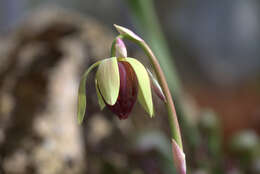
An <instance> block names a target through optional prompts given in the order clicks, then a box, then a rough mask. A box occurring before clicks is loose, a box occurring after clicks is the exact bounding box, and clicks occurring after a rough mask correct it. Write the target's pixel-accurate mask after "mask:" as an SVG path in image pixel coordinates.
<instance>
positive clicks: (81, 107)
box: [77, 61, 101, 124]
mask: <svg viewBox="0 0 260 174" xmlns="http://www.w3.org/2000/svg"><path fill="white" fill-rule="evenodd" d="M100 63H101V61H98V62H96V63H94V64H93V65H91V66H90V67H89V68H88V69H87V71H85V73H84V74H83V76H82V78H81V80H80V85H79V90H78V113H77V117H78V123H79V124H81V123H82V121H83V119H84V116H85V112H86V80H87V77H88V74H89V73H90V72H91V71H92V70H93V69H94V68H95V67H96V66H98V65H99V64H100Z"/></svg>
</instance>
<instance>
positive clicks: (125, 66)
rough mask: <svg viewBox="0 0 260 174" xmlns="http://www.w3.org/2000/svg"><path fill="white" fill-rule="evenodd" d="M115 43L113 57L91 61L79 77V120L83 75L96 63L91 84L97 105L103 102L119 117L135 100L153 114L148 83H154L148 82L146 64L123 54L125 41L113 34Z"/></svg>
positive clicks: (123, 116) (125, 115)
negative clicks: (89, 65) (93, 80)
mask: <svg viewBox="0 0 260 174" xmlns="http://www.w3.org/2000/svg"><path fill="white" fill-rule="evenodd" d="M115 47H116V51H117V57H111V58H107V59H104V60H102V61H100V62H97V63H95V64H93V65H92V66H91V67H90V68H89V69H88V70H87V72H86V73H85V74H84V75H83V77H82V80H81V84H80V88H79V105H78V121H79V122H82V120H83V117H84V114H85V107H86V89H85V85H86V78H87V75H88V73H89V72H90V71H91V70H92V69H93V68H94V67H98V69H97V72H96V77H95V85H96V92H97V97H98V103H99V106H100V108H101V109H103V108H104V107H105V106H107V108H108V109H109V110H110V111H112V112H113V113H115V114H116V115H117V116H118V117H119V119H126V118H128V116H129V114H130V112H131V111H132V108H133V106H134V104H135V103H136V100H138V101H139V103H140V104H141V105H142V106H143V107H144V109H145V110H146V111H147V112H148V114H149V115H150V116H151V117H152V116H153V101H152V92H151V89H152V88H151V84H152V86H154V85H153V83H150V78H149V74H148V72H147V70H146V68H145V67H144V66H143V65H142V63H140V62H139V61H138V60H137V59H134V58H130V57H127V51H126V48H125V45H124V43H123V41H122V40H121V39H120V38H117V40H116V45H115ZM153 81H154V79H153ZM153 88H154V87H153ZM155 91H156V90H155ZM156 93H157V92H156Z"/></svg>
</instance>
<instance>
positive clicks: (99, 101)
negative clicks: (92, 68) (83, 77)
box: [95, 79, 106, 110]
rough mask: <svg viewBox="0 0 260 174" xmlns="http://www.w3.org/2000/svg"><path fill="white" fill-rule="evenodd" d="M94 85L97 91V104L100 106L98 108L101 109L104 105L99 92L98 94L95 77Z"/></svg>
mask: <svg viewBox="0 0 260 174" xmlns="http://www.w3.org/2000/svg"><path fill="white" fill-rule="evenodd" d="M95 86H96V92H97V98H98V104H99V107H100V110H103V109H104V107H105V106H106V104H105V102H104V100H103V98H102V96H101V94H100V91H99V89H98V84H97V79H95Z"/></svg>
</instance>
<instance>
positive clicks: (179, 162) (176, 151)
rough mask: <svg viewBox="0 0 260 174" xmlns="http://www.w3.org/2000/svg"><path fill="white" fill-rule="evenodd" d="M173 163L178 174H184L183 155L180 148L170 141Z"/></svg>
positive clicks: (184, 161)
mask: <svg viewBox="0 0 260 174" xmlns="http://www.w3.org/2000/svg"><path fill="white" fill-rule="evenodd" d="M172 152H173V161H174V165H175V167H176V169H177V173H178V174H186V160H185V154H184V152H183V150H182V149H181V148H180V146H179V145H178V144H177V143H176V141H175V140H174V139H172Z"/></svg>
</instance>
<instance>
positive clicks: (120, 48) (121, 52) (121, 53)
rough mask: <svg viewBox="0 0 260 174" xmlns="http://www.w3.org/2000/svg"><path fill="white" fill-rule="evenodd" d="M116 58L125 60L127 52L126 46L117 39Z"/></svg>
mask: <svg viewBox="0 0 260 174" xmlns="http://www.w3.org/2000/svg"><path fill="white" fill-rule="evenodd" d="M116 54H117V55H116V56H117V57H119V58H125V57H127V50H126V46H125V44H124V42H123V40H122V39H120V38H117V39H116Z"/></svg>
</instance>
